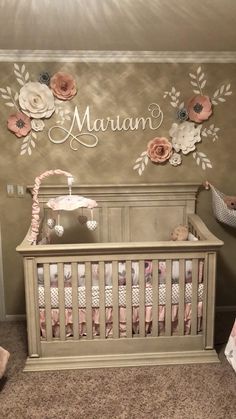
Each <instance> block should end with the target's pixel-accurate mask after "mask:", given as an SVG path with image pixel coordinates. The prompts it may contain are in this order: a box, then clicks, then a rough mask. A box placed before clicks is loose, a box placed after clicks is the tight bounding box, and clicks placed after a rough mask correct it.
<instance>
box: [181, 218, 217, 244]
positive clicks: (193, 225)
mask: <svg viewBox="0 0 236 419" xmlns="http://www.w3.org/2000/svg"><path fill="white" fill-rule="evenodd" d="M188 224H189V229H190V231H191V233H193V234H194V235H195V236H196V237H197V238H198V239H199V240H207V241H209V242H210V243H209V244H212V245H213V246H217V247H220V246H223V244H224V242H223V241H222V240H220V239H218V238H217V237H216V236H215V235H214V234H213V233H212V232H211V231H210V230H209V229H208V228H207V226H206V225H205V223H204V222H203V221H202V220H201V218H200V217H199V216H198V215H197V214H190V215H189V216H188Z"/></svg>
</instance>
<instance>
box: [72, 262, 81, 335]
mask: <svg viewBox="0 0 236 419" xmlns="http://www.w3.org/2000/svg"><path fill="white" fill-rule="evenodd" d="M71 274H72V280H71V281H72V318H73V339H74V340H77V339H79V311H78V264H77V263H76V262H72V264H71Z"/></svg>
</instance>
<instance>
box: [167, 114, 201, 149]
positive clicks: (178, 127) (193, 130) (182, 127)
mask: <svg viewBox="0 0 236 419" xmlns="http://www.w3.org/2000/svg"><path fill="white" fill-rule="evenodd" d="M201 128H202V126H201V125H198V126H197V127H196V126H195V124H194V123H193V122H188V121H185V122H183V123H182V124H176V123H174V124H172V126H171V129H170V131H169V134H170V136H171V137H172V144H173V147H174V149H175V151H176V152H179V151H180V150H182V153H183V154H188V153H190V152H191V151H193V150H195V148H196V146H195V144H196V143H199V142H200V141H201V135H200V131H201Z"/></svg>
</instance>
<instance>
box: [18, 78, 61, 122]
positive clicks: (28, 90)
mask: <svg viewBox="0 0 236 419" xmlns="http://www.w3.org/2000/svg"><path fill="white" fill-rule="evenodd" d="M19 104H20V107H21V110H22V112H24V113H25V114H26V115H27V116H29V117H31V118H35V119H41V118H50V116H51V115H52V114H53V112H54V110H55V103H54V96H53V94H52V92H51V90H50V89H49V87H48V86H47V85H46V84H42V83H39V82H28V83H26V84H25V85H24V86H23V87H22V88H21V89H20V95H19Z"/></svg>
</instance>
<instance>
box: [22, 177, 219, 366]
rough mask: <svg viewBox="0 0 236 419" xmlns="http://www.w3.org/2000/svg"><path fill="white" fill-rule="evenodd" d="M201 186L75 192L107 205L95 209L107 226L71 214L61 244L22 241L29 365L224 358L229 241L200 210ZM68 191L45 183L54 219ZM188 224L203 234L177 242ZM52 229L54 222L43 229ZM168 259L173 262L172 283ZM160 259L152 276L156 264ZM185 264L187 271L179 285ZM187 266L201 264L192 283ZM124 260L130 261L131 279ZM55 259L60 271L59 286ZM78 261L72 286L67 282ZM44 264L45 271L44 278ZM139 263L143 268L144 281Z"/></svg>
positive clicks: (43, 196)
mask: <svg viewBox="0 0 236 419" xmlns="http://www.w3.org/2000/svg"><path fill="white" fill-rule="evenodd" d="M198 188H199V185H197V184H185V183H178V184H177V183H174V184H173V183H172V184H167V183H163V184H142V185H105V186H104V185H103V186H80V187H77V186H76V187H74V188H73V193H74V194H79V195H83V196H85V197H86V196H88V197H91V198H93V199H95V200H96V201H97V203H98V207H97V208H95V209H94V219H95V220H96V221H97V222H98V228H97V229H96V230H95V231H94V232H89V231H88V230H87V229H86V228H85V226H84V224H83V222H84V220H85V219H86V218H85V217H87V216H88V212H87V211H88V210H87V209H84V210H83V212H82V213H81V210H80V213H79V211H75V212H73V213H72V212H70V213H68V212H66V213H63V214H62V215H61V217H62V224H63V225H64V227H65V236H64V237H62V238H58V237H56V236H55V237H52V242H51V244H46V245H45V244H36V245H30V244H29V241H28V239H27V237H28V234H27V236H26V238H25V239H24V241H23V242H22V243H21V244H20V245H19V246H18V247H17V251H18V252H19V253H21V254H22V256H23V260H24V277H25V295H26V310H27V331H28V358H27V361H26V365H25V371H39V370H57V369H71V368H98V367H118V366H119V367H124V366H142V365H158V364H177V363H178V364H182V363H203V362H217V361H218V357H217V355H216V352H215V350H214V315H215V282H216V252H217V250H218V249H219V247H220V246H222V244H223V243H222V241H220V240H219V239H217V238H216V237H215V236H214V235H213V234H212V233H210V231H209V230H208V229H207V227H206V226H205V224H204V223H203V221H202V220H201V219H200V218H199V216H198V215H197V214H196V213H195V204H196V196H197V192H198ZM29 189H30V190H31V191H32V188H29ZM65 194H67V188H66V186H60V185H54V186H52V185H45V186H41V189H40V191H39V201H40V205H41V207H42V217H43V218H44V220H45V218H48V217H51V212H50V210H49V209H48V208H46V202H47V201H48V199H49V198H51V197H55V196H59V195H65ZM180 223H181V224H188V226H189V231H190V232H191V233H192V234H193V235H194V236H195V238H196V239H197V240H193V241H172V240H171V239H170V233H171V231H172V230H173V228H174V227H175V226H177V225H178V224H180ZM44 230H45V221H43V222H42V226H41V232H43V231H44ZM189 261H190V262H189ZM147 262H148V263H147ZM160 262H161V263H162V266H164V267H165V279H164V281H163V280H162V279H161V273H160ZM150 263H151V275H149V278H148V280H147V276H146V265H148V264H149V266H150ZM176 263H177V267H178V275H177V279H175V281H174V282H173V272H172V271H173V269H172V268H173V266H174V264H176ZM187 263H191V273H190V279H189V278H188V280H186V269H187V268H186V266H187ZM121 264H122V266H125V283H124V284H123V285H122V286H121V285H120V283H119V270H120V266H121ZM163 264H164V265H163ZM200 265H201V266H202V267H203V269H201V272H200ZM52 266H53V267H56V276H57V283H56V284H54V285H52V282H51V274H50V272H51V271H50V269H51V268H52ZM68 266H69V269H70V283H69V285H68V284H66V280H65V267H68ZM78 266H80V267H82V269H83V273H84V277H85V278H84V285H85V286H83V287H80V286H79V285H78V276H79V273H78ZM95 266H96V272H97V275H98V285H97V286H96V287H95V286H94V283H93V281H94V278H93V271H94V267H95ZM108 267H109V269H110V270H111V272H112V274H111V276H112V283H110V286H108V285H107V284H106V270H107V268H108ZM39 268H40V269H41V273H42V275H43V284H42V283H41V284H40V285H39ZM134 268H135V269H136V270H138V280H137V281H136V284H135V286H134V283H133V270H134ZM149 273H150V272H149ZM147 283H148V285H147ZM174 287H175V289H174ZM42 288H43V302H42V301H41V302H40V295H39V294H40V290H41V289H42ZM52 288H53V289H54V290H55V289H56V294H57V295H56V302H53V301H52V291H53V289H52ZM187 289H188V291H189V292H190V297H188V300H186V298H187V297H186V292H187ZM82 291H83V299H84V302H82V301H81V298H82ZM95 291H96V292H97V294H96V295H97V299H98V303H96V304H95V303H94V298H95V297H94V292H95ZM161 291H162V292H164V297H163V293H162V294H161ZM176 292H177V297H176ZM68 293H69V294H68ZM107 293H110V297H109V298H110V300H109V301H110V302H108V296H107ZM134 293H136V294H135V295H136V297H137V298H138V300H137V302H135V301H134V299H135V298H136V297H135V296H134ZM147 293H149V294H150V293H151V294H150V295H149V296H148V294H147ZM174 293H175V297H174ZM68 295H69V297H68ZM68 298H69V300H68ZM163 298H164V299H163ZM189 298H190V299H189ZM174 299H175V300H174ZM68 301H69V302H68ZM187 309H188V310H187ZM186 310H187V311H188V319H187V320H186ZM174 312H175V314H173V313H174ZM65 313H67V314H65ZM68 313H69V314H68ZM163 313H164V314H163ZM42 315H43V320H42ZM55 316H56V317H57V320H56V326H57V332H56V333H55V327H54V326H55V324H54V323H55ZM68 316H69V320H68ZM147 316H149V318H148V319H147ZM174 316H175V317H174ZM81 317H83V319H82V320H80V318H81ZM95 317H96V320H95ZM121 317H122V319H121ZM160 317H161V318H160ZM121 320H122V321H121ZM186 324H187V327H186ZM121 326H122V327H121ZM68 327H69V329H68Z"/></svg>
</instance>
